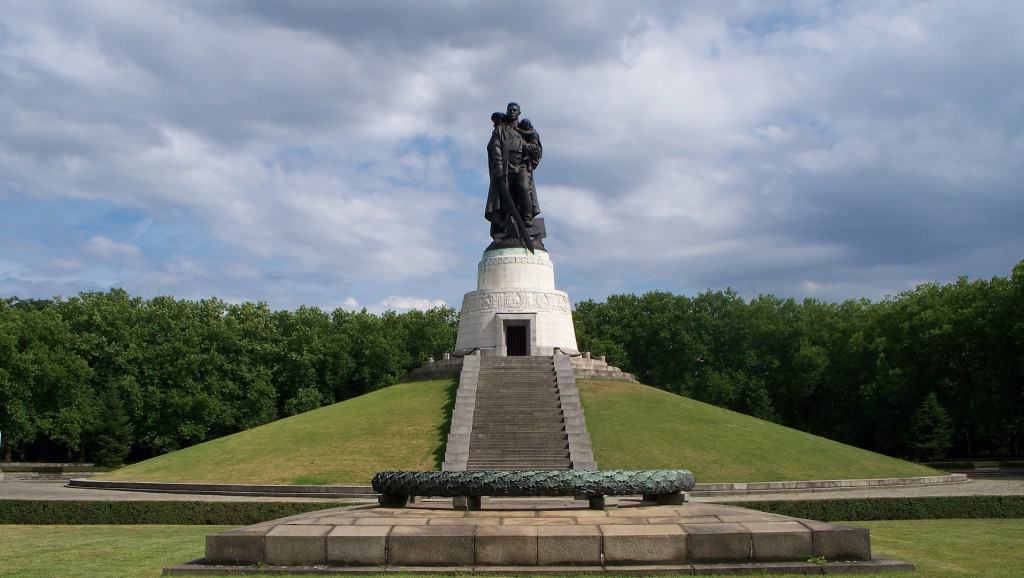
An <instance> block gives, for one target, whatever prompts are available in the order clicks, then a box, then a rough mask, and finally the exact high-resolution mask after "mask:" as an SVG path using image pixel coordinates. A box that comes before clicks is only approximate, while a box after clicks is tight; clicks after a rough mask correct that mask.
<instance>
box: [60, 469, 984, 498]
mask: <svg viewBox="0 0 1024 578" xmlns="http://www.w3.org/2000/svg"><path fill="white" fill-rule="evenodd" d="M968 481H970V480H969V479H968V477H967V476H966V475H964V474H949V475H945V476H925V477H919V478H880V479H874V480H808V481H798V482H747V483H743V482H739V483H721V484H697V486H696V487H695V488H694V489H693V490H692V491H690V492H689V494H690V495H691V496H695V497H709V496H728V495H743V494H760V493H776V492H794V493H796V492H822V491H834V490H862V489H865V488H894V487H907V486H934V485H941V484H951V483H963V482H968ZM67 485H68V486H69V487H72V488H90V489H95V490H127V491H136V492H160V493H178V494H218V495H225V496H292V497H323V498H363V499H369V498H376V497H377V496H378V494H377V493H375V492H374V491H373V488H372V487H370V486H285V485H248V484H182V483H163V482H115V481H105V480H89V479H74V480H69V481H68V484H67Z"/></svg>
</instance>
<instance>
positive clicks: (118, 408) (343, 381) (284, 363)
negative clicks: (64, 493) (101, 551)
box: [0, 289, 458, 464]
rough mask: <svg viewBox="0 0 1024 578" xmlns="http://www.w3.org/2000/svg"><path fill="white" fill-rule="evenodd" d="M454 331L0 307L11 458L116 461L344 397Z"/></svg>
mask: <svg viewBox="0 0 1024 578" xmlns="http://www.w3.org/2000/svg"><path fill="white" fill-rule="evenodd" d="M457 322H458V321H457V315H456V313H455V311H454V310H452V309H450V308H436V309H432V310H430V311H426V312H421V311H411V312H408V313H403V314H396V313H391V312H389V313H385V314H383V315H373V314H370V313H367V312H366V311H359V312H352V311H346V310H343V309H337V310H335V311H332V312H330V313H328V312H324V311H321V310H320V309H317V308H310V307H300V308H299V309H298V310H296V311H272V310H270V309H269V308H268V307H267V306H266V305H264V304H254V303H243V304H240V305H233V304H228V303H225V302H223V301H221V300H219V299H205V300H202V301H187V300H178V299H174V298H171V297H157V298H154V299H150V300H143V299H140V298H133V297H131V296H129V295H128V294H127V293H126V292H124V291H122V290H119V289H115V290H111V291H109V292H106V293H83V294H81V295H79V296H77V297H73V298H70V299H52V300H20V299H17V298H12V299H6V300H0V432H2V433H3V448H4V453H3V457H4V459H5V460H6V461H10V460H11V458H12V454H16V455H17V456H18V457H19V458H25V457H28V458H50V459H52V458H53V457H55V456H54V455H53V454H54V452H55V451H57V450H60V451H61V452H62V453H63V452H66V455H67V457H68V458H71V457H73V456H74V455H77V458H79V459H84V458H85V457H89V458H90V459H92V460H93V461H96V462H98V463H103V464H117V463H118V462H120V461H121V460H122V459H123V458H125V457H126V456H128V455H131V457H132V458H144V457H148V456H151V455H156V454H160V453H163V452H167V451H170V450H174V449H177V448H181V447H185V446H189V445H192V444H195V443H198V442H201V441H205V440H207V439H211V438H214V437H218V436H222V435H225V434H229V433H233V432H236V431H240V430H243V429H246V428H250V427H253V426H256V425H260V424H263V423H266V422H268V421H271V420H273V419H276V418H278V417H283V416H286V415H291V414H295V413H299V412H302V411H307V410H310V409H313V408H316V407H319V406H321V405H324V404H328V403H333V402H335V401H341V400H344V399H347V398H350V397H353V396H356V395H360V394H362V393H365V392H367V391H370V390H373V389H377V388H380V387H383V386H385V385H388V384H391V383H394V382H395V381H396V380H397V379H398V378H400V377H401V376H402V375H403V374H404V373H406V372H407V371H408V370H409V369H411V368H413V367H417V366H419V365H421V364H423V363H424V362H425V361H426V359H427V357H428V355H431V354H435V355H436V354H437V353H439V352H443V351H448V350H450V349H451V348H452V345H453V344H454V342H455V332H456V328H457ZM61 457H63V456H61Z"/></svg>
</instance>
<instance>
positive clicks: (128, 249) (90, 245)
mask: <svg viewBox="0 0 1024 578" xmlns="http://www.w3.org/2000/svg"><path fill="white" fill-rule="evenodd" d="M83 249H85V251H86V252H87V253H89V254H91V255H94V256H96V257H99V258H101V259H110V260H118V261H120V260H134V259H141V258H142V256H143V255H142V250H141V249H139V248H138V247H136V246H135V245H132V244H131V243H118V242H117V241H114V240H112V239H110V238H108V237H104V236H103V235H96V236H94V237H92V238H91V239H89V240H88V241H87V242H86V243H85V245H84V246H83Z"/></svg>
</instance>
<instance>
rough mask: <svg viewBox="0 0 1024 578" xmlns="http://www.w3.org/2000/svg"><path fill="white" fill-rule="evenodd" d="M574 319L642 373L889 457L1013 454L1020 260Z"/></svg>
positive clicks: (620, 298) (1023, 437)
mask: <svg viewBox="0 0 1024 578" xmlns="http://www.w3.org/2000/svg"><path fill="white" fill-rule="evenodd" d="M574 316H575V323H576V333H577V339H578V340H579V343H580V347H581V348H582V349H584V350H591V351H594V352H595V353H605V354H607V355H608V356H609V360H610V361H612V362H614V363H616V364H617V365H620V366H621V367H622V368H623V369H625V370H626V371H630V372H633V373H635V374H636V375H637V377H638V378H639V379H640V381H641V382H643V383H647V384H650V385H654V386H656V387H660V388H663V389H666V390H669V391H673V392H677V393H681V394H684V395H687V396H690V397H693V398H696V399H699V400H703V401H707V402H710V403H713V404H716V405H720V406H724V407H728V408H731V409H735V410H737V411H741V412H744V413H748V414H751V415H755V416H758V417H761V418H765V419H769V420H773V421H777V422H779V423H782V424H785V425H788V426H791V427H795V428H799V429H802V430H805V431H810V432H813V433H816V434H819V435H823V436H826V437H829V438H832V439H836V440H840V441H844V442H847V443H851V444H853V445H857V446H860V447H864V448H869V449H874V450H877V451H880V452H884V453H888V454H892V455H903V456H911V457H917V458H937V457H941V456H943V455H957V456H986V455H999V456H1006V455H1014V456H1019V455H1021V442H1022V441H1024V261H1022V262H1021V263H1019V264H1018V265H1017V266H1016V267H1015V268H1014V270H1013V272H1012V274H1011V276H1010V277H1009V278H1001V277H996V278H993V279H991V280H977V281H968V280H967V279H966V278H961V279H960V280H959V281H957V282H956V283H952V284H925V285H921V286H918V287H917V288H916V289H914V290H913V291H909V292H906V293H903V294H900V295H899V296H897V297H895V298H891V299H886V300H884V301H881V302H878V303H872V302H869V301H866V300H852V301H846V302H843V303H823V302H821V301H816V300H813V299H808V300H804V301H803V302H802V303H797V302H795V301H794V300H792V299H779V298H776V297H772V296H760V297H757V298H755V299H753V300H749V301H747V300H744V299H742V298H741V297H740V296H738V295H737V294H736V293H734V292H732V291H708V292H705V293H702V294H700V295H697V296H695V297H686V296H682V295H672V294H670V293H662V292H654V293H647V294H645V295H642V296H636V295H616V296H612V297H609V298H608V300H607V301H606V302H604V303H595V302H593V301H584V302H582V303H579V304H578V305H577V307H576V311H575V314H574Z"/></svg>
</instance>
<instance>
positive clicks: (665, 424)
mask: <svg viewBox="0 0 1024 578" xmlns="http://www.w3.org/2000/svg"><path fill="white" fill-rule="evenodd" d="M579 388H580V396H581V401H582V403H583V408H584V415H585V416H586V420H587V431H588V432H589V433H590V437H591V440H592V441H593V445H594V454H595V457H596V458H597V465H598V467H599V468H601V469H657V468H686V469H689V470H691V471H693V473H694V475H695V476H696V478H697V481H698V482H767V481H778V480H829V479H856V478H896V477H912V476H930V475H936V474H937V473H938V472H936V471H935V470H933V469H931V468H928V467H925V466H921V465H918V464H913V463H910V462H906V461H903V460H898V459H895V458H890V457H888V456H883V455H881V454H876V453H874V452H869V451H867V450H862V449H858V448H855V447H852V446H848V445H845V444H841V443H839V442H835V441H832V440H828V439H825V438H822V437H818V436H815V435H811V434H808V433H805V432H801V431H798V430H795V429H791V428H787V427H784V426H780V425H778V424H774V423H771V422H767V421H763V420H760V419H757V418H753V417H750V416H748V415H743V414H740V413H736V412H734V411H729V410H727V409H722V408H720V407H715V406H713V405H708V404H706V403H701V402H699V401H694V400H692V399H688V398H685V397H681V396H678V395H675V394H672V393H668V392H665V391H661V390H659V389H655V388H652V387H648V386H646V385H640V384H635V383H624V382H617V381H600V380H580V381H579Z"/></svg>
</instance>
